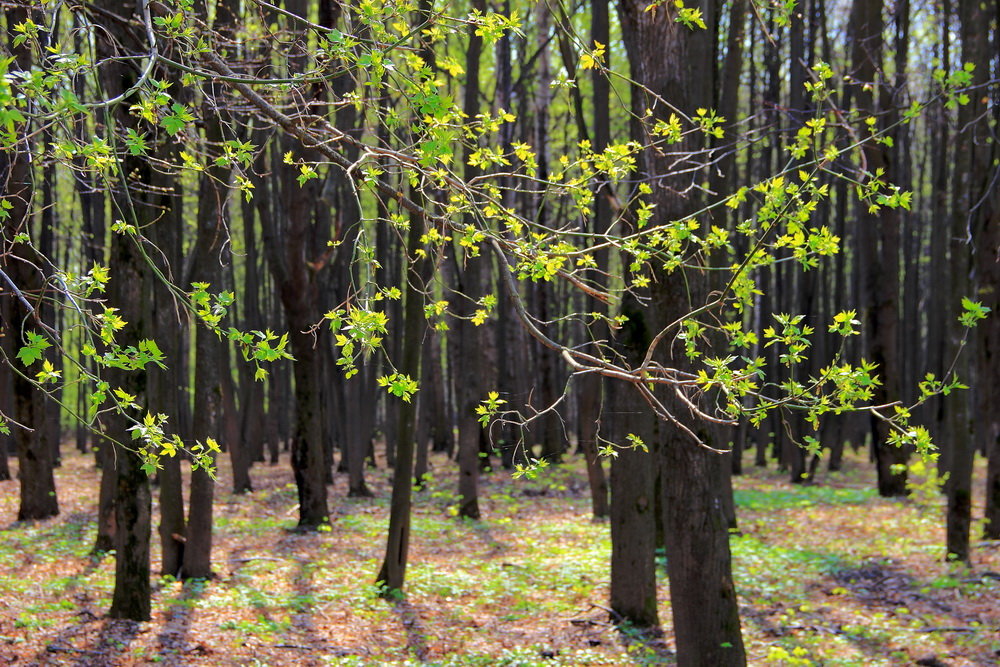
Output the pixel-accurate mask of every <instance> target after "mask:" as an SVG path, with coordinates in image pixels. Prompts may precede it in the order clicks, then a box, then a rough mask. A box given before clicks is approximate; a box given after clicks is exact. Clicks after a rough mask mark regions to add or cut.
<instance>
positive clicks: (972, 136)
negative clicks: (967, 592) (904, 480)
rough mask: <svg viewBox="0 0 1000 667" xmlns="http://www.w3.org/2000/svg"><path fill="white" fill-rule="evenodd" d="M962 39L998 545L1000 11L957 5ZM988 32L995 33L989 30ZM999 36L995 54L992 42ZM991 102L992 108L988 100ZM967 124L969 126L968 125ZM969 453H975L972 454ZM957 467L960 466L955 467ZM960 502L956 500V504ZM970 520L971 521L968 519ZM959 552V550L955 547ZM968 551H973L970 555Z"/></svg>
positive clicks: (966, 493)
mask: <svg viewBox="0 0 1000 667" xmlns="http://www.w3.org/2000/svg"><path fill="white" fill-rule="evenodd" d="M959 13H960V20H961V34H962V61H963V62H971V63H973V64H974V65H975V67H976V68H975V70H973V78H972V84H973V85H974V86H975V89H974V90H973V91H972V92H971V93H970V102H969V104H968V105H966V106H964V107H962V110H961V111H960V115H959V121H960V122H959V128H962V129H964V132H963V135H962V136H961V138H960V139H959V141H960V142H961V143H960V145H959V148H958V150H959V152H960V153H962V152H965V153H967V155H968V167H969V170H968V172H967V173H966V174H963V175H962V177H963V178H962V182H961V184H960V187H962V188H963V190H965V192H964V193H963V195H964V196H963V197H962V198H961V199H960V200H959V202H960V205H959V209H958V211H956V216H958V217H959V218H960V219H961V220H962V221H964V224H962V229H969V230H970V231H971V232H972V243H973V267H974V270H975V284H976V300H978V301H981V302H982V303H983V305H984V306H986V307H988V308H990V309H991V311H992V312H991V313H990V316H989V317H988V318H987V319H986V320H985V321H982V322H980V323H979V324H978V326H977V330H976V342H977V346H976V362H975V363H976V372H977V377H976V385H975V391H976V398H977V408H978V409H977V410H976V415H977V416H976V420H975V421H976V428H977V429H979V433H977V436H978V437H977V440H978V441H979V442H982V443H984V445H985V447H986V453H987V456H988V461H987V469H986V513H985V518H986V519H987V524H986V528H985V535H986V536H987V537H988V538H989V539H1000V417H998V416H997V413H996V410H995V409H994V406H995V404H996V395H997V391H998V389H997V388H998V387H1000V187H998V186H997V180H998V178H1000V147H998V143H997V137H996V128H997V126H996V124H995V123H996V117H995V114H996V105H997V101H998V100H997V97H998V95H997V92H996V81H995V80H993V81H992V83H991V82H990V69H991V63H993V64H994V67H995V61H996V60H997V54H996V50H995V49H996V44H997V41H998V40H997V36H996V33H997V30H998V28H997V25H996V22H997V20H998V15H997V14H998V10H997V5H996V3H993V4H990V3H982V2H975V1H973V0H961V1H960V3H959ZM987 26H990V28H989V29H988V28H987ZM991 31H992V33H993V47H992V49H991V45H990V42H991V40H990V37H991V34H990V33H991ZM989 95H992V100H989V99H988V97H989ZM988 103H991V104H992V105H993V112H994V118H990V115H989V114H990V109H989V104H988ZM963 121H964V122H963ZM970 449H971V448H970ZM956 458H957V457H956ZM971 459H972V452H971V451H970V452H969V463H968V469H966V468H965V464H964V462H963V467H962V469H961V470H959V469H957V465H953V469H952V475H953V476H957V475H959V474H961V476H962V480H961V482H960V483H958V484H956V483H954V482H953V484H954V485H955V491H954V493H953V494H949V503H948V516H949V530H948V537H949V540H948V550H949V552H950V553H954V554H955V555H956V556H958V557H959V558H963V557H964V558H963V560H967V559H968V553H967V551H966V553H962V551H961V548H962V546H966V545H967V542H968V537H967V535H966V534H963V535H962V537H963V538H964V539H965V543H966V544H965V545H963V544H962V543H961V542H959V541H958V540H956V543H955V545H952V532H953V531H952V527H951V523H952V522H951V520H950V519H951V515H952V513H953V512H954V513H955V514H956V515H958V514H959V512H961V514H962V516H963V519H964V516H965V515H966V513H970V510H971V502H970V499H971ZM956 463H957V462H956ZM952 495H954V498H952ZM970 518H971V517H970ZM956 524H957V525H956V532H957V529H959V528H960V529H961V530H963V531H964V533H967V531H968V526H967V523H966V522H965V521H964V520H961V521H956ZM953 546H954V547H955V548H954V549H953V548H952V547H953ZM966 548H967V547H966Z"/></svg>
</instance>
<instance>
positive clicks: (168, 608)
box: [156, 579, 208, 658]
mask: <svg viewBox="0 0 1000 667" xmlns="http://www.w3.org/2000/svg"><path fill="white" fill-rule="evenodd" d="M207 585H208V582H207V581H206V580H204V579H189V580H188V581H185V582H184V583H183V584H182V586H181V589H180V592H179V594H178V595H177V596H176V597H174V598H173V599H171V600H166V599H165V600H163V606H164V612H163V616H164V618H163V623H162V625H161V628H160V632H159V634H158V635H157V636H156V646H157V655H159V656H161V657H163V658H173V657H177V656H179V655H188V654H192V653H197V654H204V653H205V651H206V649H205V647H204V646H202V645H200V644H199V645H196V646H191V645H190V644H189V643H188V635H189V634H190V632H191V623H192V617H193V616H194V610H195V609H196V608H197V606H198V600H200V599H201V598H202V597H203V596H204V594H205V586H207Z"/></svg>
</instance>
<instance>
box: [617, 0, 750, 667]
mask: <svg viewBox="0 0 1000 667" xmlns="http://www.w3.org/2000/svg"><path fill="white" fill-rule="evenodd" d="M645 5H646V3H645V2H642V1H641V0H634V1H624V2H622V3H620V4H619V13H620V15H621V23H622V36H623V40H624V42H625V47H626V50H627V52H628V54H629V61H630V64H631V72H632V78H633V80H635V81H636V82H637V83H638V84H640V85H642V86H645V87H646V89H648V90H649V91H651V92H652V93H654V94H656V95H659V96H662V98H663V99H665V100H669V102H670V103H671V104H672V105H674V106H675V107H676V108H678V109H680V110H681V111H684V112H688V113H691V112H693V110H694V109H695V108H697V107H706V108H707V107H710V106H711V103H712V95H713V91H714V90H715V83H714V80H713V73H714V71H715V63H716V54H715V35H714V34H712V32H711V31H704V30H703V31H692V30H689V29H688V28H685V27H684V26H682V25H680V24H679V23H677V22H675V21H674V20H673V18H674V16H673V12H674V11H676V10H675V9H674V8H672V7H668V6H666V5H663V6H660V7H658V8H657V11H656V12H649V11H646V6H645ZM716 8H717V7H716V5H715V4H714V3H708V5H707V6H706V7H704V8H703V9H704V10H705V13H704V20H705V22H706V23H707V24H708V25H711V26H714V25H715V24H716V16H715V13H716ZM633 94H634V95H636V96H637V98H636V99H635V100H634V102H633V106H634V108H637V109H640V110H642V109H644V108H646V107H648V108H650V109H652V111H653V114H654V117H656V118H666V117H667V116H669V113H670V110H669V109H666V108H664V105H663V104H660V103H658V101H657V100H656V99H651V98H648V97H647V96H646V95H644V94H643V93H642V92H641V91H634V93H633ZM639 138H641V139H642V140H643V141H644V142H645V140H646V137H645V136H642V137H639ZM683 147H684V148H685V149H687V150H689V151H694V150H697V149H699V148H700V147H701V145H700V143H699V141H698V140H697V139H694V138H689V139H688V140H687V141H686V142H685V143H684V144H683ZM694 159H697V158H694ZM641 164H642V169H643V171H644V172H645V176H646V177H647V178H652V185H653V194H652V196H651V199H652V201H653V202H654V203H655V204H656V215H657V216H660V217H659V219H660V220H662V221H663V222H666V221H668V220H680V219H683V218H684V217H686V216H687V215H690V213H691V211H693V210H697V209H698V202H697V197H696V195H693V194H688V195H682V194H680V193H684V192H690V193H694V192H697V190H696V189H692V188H690V187H689V186H690V185H691V183H692V181H694V180H697V179H699V178H701V177H702V176H703V175H702V174H700V173H698V172H695V173H693V174H678V175H672V173H671V170H672V168H673V167H672V164H671V160H670V159H669V158H666V157H665V156H663V155H662V154H659V153H657V152H655V151H645V152H644V153H643V156H642V163H641ZM655 271H656V279H655V281H654V282H653V286H652V287H651V289H650V296H651V298H652V301H651V303H653V304H655V307H654V308H651V309H650V310H649V312H648V314H647V319H648V322H647V323H646V325H645V326H648V327H649V331H650V332H653V333H658V332H659V331H661V330H663V328H664V327H665V326H667V324H669V323H670V322H673V321H674V320H676V319H677V318H679V317H681V316H683V315H685V314H686V313H688V312H690V311H691V310H692V309H693V308H695V307H697V306H699V305H701V304H702V303H704V302H705V300H706V298H707V295H708V289H709V279H708V277H707V276H706V275H705V272H703V271H699V270H697V269H685V270H684V275H683V276H678V275H669V274H667V273H665V272H664V271H662V270H660V269H659V268H657V269H656V270H655ZM625 314H626V315H628V316H629V318H630V320H635V321H636V322H635V324H636V326H638V324H639V321H640V320H641V315H635V316H634V315H633V314H632V313H631V312H629V313H625ZM641 354H645V351H644V350H643V351H642V352H641ZM654 358H655V359H657V360H658V361H660V362H661V363H663V364H664V365H666V366H671V367H675V368H681V369H682V370H686V371H691V367H690V366H691V364H689V363H688V362H686V361H685V360H684V355H683V351H682V350H674V349H671V345H670V344H668V343H667V342H666V341H665V342H664V343H663V345H662V347H661V348H660V349H658V350H655V357H654ZM668 389H670V388H669V387H668ZM660 398H661V400H662V401H664V405H666V406H667V407H668V409H671V410H672V414H673V415H674V417H675V418H677V419H679V420H682V421H684V422H689V423H691V422H692V418H691V417H690V416H689V414H688V412H687V409H686V408H685V407H684V406H683V405H682V404H681V402H680V400H679V399H677V398H674V397H673V396H672V395H670V394H666V395H664V396H661V397H660ZM690 425H691V426H693V428H694V429H695V430H696V432H701V433H702V434H703V437H702V439H703V440H707V439H708V438H707V432H708V429H706V428H699V427H698V426H697V425H696V424H690ZM657 431H658V436H657V442H656V443H654V444H652V445H650V448H651V449H652V450H653V451H654V452H655V456H656V457H657V460H658V464H657V465H658V466H659V471H660V475H661V488H662V493H663V501H664V502H663V511H664V514H663V525H664V528H665V531H666V535H665V538H666V544H667V574H668V577H669V579H670V590H671V609H672V612H673V620H674V627H675V636H676V642H677V659H678V664H679V665H682V666H687V665H706V666H707V665H712V666H713V667H719V666H725V665H745V664H746V655H745V650H744V647H743V639H742V634H741V631H740V621H739V609H738V604H737V599H736V591H735V588H734V586H733V579H732V562H731V555H730V551H729V531H728V526H727V522H726V517H725V512H724V505H725V503H724V502H723V494H724V493H726V492H727V489H728V485H727V484H726V477H725V475H728V473H729V470H728V463H729V462H728V459H726V458H725V457H722V456H719V455H718V454H714V453H712V452H709V451H707V450H705V449H702V448H701V447H699V446H698V445H697V444H696V443H694V442H692V441H691V440H690V439H689V438H688V437H687V436H686V435H685V434H684V433H683V432H682V431H681V430H680V429H678V428H676V427H675V426H673V425H672V424H670V423H667V422H659V423H658V429H657ZM614 502H615V501H614V496H612V503H614ZM612 548H613V549H614V548H615V547H614V546H613V547H612ZM613 586H614V583H612V587H613Z"/></svg>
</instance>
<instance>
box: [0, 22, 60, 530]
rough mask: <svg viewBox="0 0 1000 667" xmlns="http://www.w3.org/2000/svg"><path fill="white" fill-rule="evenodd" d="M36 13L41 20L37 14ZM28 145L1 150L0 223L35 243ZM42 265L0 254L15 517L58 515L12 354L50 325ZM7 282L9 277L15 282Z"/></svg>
mask: <svg viewBox="0 0 1000 667" xmlns="http://www.w3.org/2000/svg"><path fill="white" fill-rule="evenodd" d="M5 15H6V19H7V24H8V25H14V24H15V23H20V22H23V21H25V20H26V19H28V18H29V11H28V9H27V8H26V7H15V8H12V9H8V10H6V11H5ZM34 18H35V19H38V20H40V19H39V17H38V16H35V17H34ZM13 51H14V57H15V59H16V64H17V67H18V68H19V69H21V70H24V71H28V70H30V69H31V66H32V57H31V52H30V51H29V50H28V48H26V47H21V48H16V49H13ZM30 150H31V149H30V145H29V144H28V143H27V141H26V142H24V143H19V144H18V145H17V147H16V148H12V149H9V150H5V151H3V154H2V155H0V187H2V188H3V192H4V195H5V198H6V200H7V202H8V203H9V204H10V206H11V208H10V209H9V210H8V211H7V214H8V215H7V217H6V218H5V219H4V220H3V222H2V225H3V238H4V239H10V240H12V239H14V238H15V237H16V236H17V235H18V234H28V235H29V236H30V237H31V238H32V240H33V242H37V237H36V236H34V235H32V231H33V230H32V229H31V201H32V198H33V197H34V196H35V192H34V190H35V185H34V183H33V179H32V169H31V156H30ZM43 266H44V264H43V260H42V258H41V257H39V255H38V253H37V252H36V251H35V250H34V245H29V244H26V243H17V244H15V245H13V246H12V247H11V249H10V251H9V253H6V252H5V253H2V254H0V269H2V270H3V272H4V275H5V279H3V280H2V281H0V284H2V288H0V289H3V290H4V293H5V298H6V299H9V300H10V301H11V303H10V306H9V311H8V317H9V319H8V320H7V321H5V322H4V323H3V324H4V329H5V330H6V335H8V336H10V342H9V343H8V345H9V347H8V350H9V351H10V352H12V353H13V354H10V353H8V355H7V360H8V363H10V364H11V368H10V372H11V374H12V379H13V381H12V383H11V384H12V387H11V388H12V389H13V406H12V407H13V414H12V415H11V416H12V417H13V419H14V420H15V421H16V422H17V423H18V424H21V425H22V426H17V425H12V426H13V429H12V430H13V435H14V442H15V444H16V448H17V459H18V466H19V467H18V479H19V480H20V507H19V509H18V512H17V518H18V521H34V520H40V519H47V518H49V517H51V516H55V515H57V514H59V503H58V501H57V500H56V487H55V477H54V476H53V471H52V468H53V464H54V460H53V444H52V443H51V442H50V440H49V438H50V437H51V435H52V433H51V431H50V430H49V428H48V427H47V421H49V420H48V419H46V417H45V409H46V406H45V405H44V400H45V398H44V395H43V394H42V392H40V391H38V390H37V389H36V388H35V387H34V385H33V384H32V383H31V381H30V380H29V379H28V377H31V376H33V375H34V373H35V372H36V371H35V369H33V368H28V367H25V366H23V365H22V364H21V362H20V360H18V359H16V358H15V356H14V355H15V354H17V349H18V348H20V347H21V345H22V344H24V343H25V342H27V339H26V338H25V337H24V332H25V331H29V330H33V331H34V332H35V333H37V334H41V335H45V334H44V332H43V328H44V327H43V324H44V325H45V326H51V324H52V323H50V322H44V321H43V319H42V316H43V313H42V312H41V303H42V296H43V295H42V289H43V286H44V284H45V278H44V275H43V273H42V271H43V270H44V269H43ZM8 281H12V282H13V283H14V286H13V287H12V286H11V285H10V284H9V283H8ZM15 290H16V291H15ZM5 337H6V336H5Z"/></svg>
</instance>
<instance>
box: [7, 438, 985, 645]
mask: <svg viewBox="0 0 1000 667" xmlns="http://www.w3.org/2000/svg"><path fill="white" fill-rule="evenodd" d="M284 463H285V462H284V460H283V465H282V466H280V467H271V466H266V465H258V466H255V467H254V469H253V471H252V475H253V478H254V487H255V489H257V491H256V492H255V493H253V494H251V495H248V496H233V495H231V494H229V493H227V492H226V490H227V489H228V488H229V486H228V470H227V469H226V468H227V465H228V462H225V461H224V462H223V465H222V466H221V469H220V476H221V483H220V486H219V491H218V493H217V506H216V520H217V533H216V539H215V543H214V550H213V557H214V564H215V572H216V574H217V576H216V578H215V579H213V580H211V581H207V582H206V581H190V582H187V583H181V582H177V581H174V580H173V579H172V578H169V577H168V578H156V580H155V582H154V583H155V585H154V600H153V609H154V618H153V620H152V622H150V623H143V624H135V623H127V622H121V621H111V620H109V619H107V618H106V617H105V614H106V611H107V608H108V606H109V604H110V597H111V590H112V584H113V570H114V561H113V556H112V555H106V556H104V557H103V558H95V557H92V556H91V554H90V548H91V544H92V542H93V539H94V536H95V527H94V518H95V511H96V507H95V502H96V500H95V498H96V492H95V490H96V488H97V482H98V472H97V471H96V470H94V468H93V464H92V459H91V458H89V457H84V456H81V455H78V454H71V455H69V456H68V457H67V459H66V462H65V464H64V466H63V467H62V468H61V469H60V470H59V471H58V472H57V483H58V490H59V494H60V507H61V509H62V515H61V516H60V517H57V518H55V519H52V520H49V521H44V522H39V523H34V524H17V523H15V522H14V518H15V517H16V514H17V483H16V482H14V481H11V482H3V483H0V530H2V534H0V561H2V562H3V563H4V567H3V568H2V569H0V600H2V602H0V605H2V607H0V660H4V661H8V662H9V661H16V662H18V663H20V664H73V665H92V664H93V665H104V664H120V665H131V664H136V665H139V664H151V663H162V664H177V665H180V664H183V665H199V664H200V665H227V664H285V665H309V664H342V665H354V664H386V663H391V662H404V661H406V660H410V661H412V662H411V664H421V663H427V664H443V665H495V664H518V665H531V664H539V665H542V664H544V665H553V664H563V665H586V664H590V665H617V664H621V665H630V664H669V649H670V648H671V647H672V646H673V637H672V635H671V633H670V628H669V611H668V609H667V605H668V601H667V596H666V590H665V589H666V587H665V585H664V586H663V587H662V594H661V598H662V600H663V603H662V605H661V607H662V608H661V618H662V619H663V620H664V625H665V632H664V634H663V635H662V636H661V637H652V638H650V637H639V636H637V635H635V633H628V632H626V633H625V634H622V633H619V632H618V631H616V630H615V629H614V627H613V626H612V625H611V624H609V623H608V613H607V611H606V609H604V606H605V605H606V600H607V595H608V562H607V560H608V553H609V542H608V526H607V524H606V523H605V524H600V523H599V524H595V523H592V522H591V521H590V518H589V500H588V498H587V490H586V486H585V479H586V478H585V475H584V472H583V467H582V464H581V462H579V461H576V460H574V461H573V462H572V463H571V464H570V465H569V466H566V467H554V468H552V469H549V470H544V471H542V473H541V476H540V477H539V478H537V479H534V480H518V481H512V480H510V478H509V476H508V475H507V474H505V473H502V472H495V473H491V474H488V475H486V476H485V478H484V482H483V485H482V492H483V502H482V503H481V507H482V509H483V516H484V520H483V521H480V522H471V521H463V520H459V519H456V518H455V517H454V509H455V502H456V500H457V498H456V496H455V495H454V489H455V486H454V472H453V470H452V469H453V465H452V464H450V463H449V462H447V461H445V460H444V459H435V463H436V467H435V474H436V477H435V479H434V480H433V481H431V483H430V484H429V485H428V487H427V488H426V489H425V490H423V491H420V492H418V493H417V494H416V498H417V503H418V506H417V508H416V511H415V516H414V523H413V533H412V549H411V559H410V567H409V569H408V573H407V574H408V578H407V581H408V588H407V596H406V597H405V598H400V599H394V600H385V599H382V598H381V597H379V596H378V590H377V589H376V588H375V586H374V576H375V573H376V572H377V570H378V566H379V564H380V560H381V555H382V549H383V548H384V544H383V540H384V531H385V528H386V523H387V514H388V493H389V482H388V476H387V474H386V472H385V471H384V470H369V475H370V478H369V481H370V484H371V487H372V490H373V491H375V493H376V496H377V497H376V498H375V499H348V498H346V495H347V488H346V480H344V479H343V478H342V477H340V476H338V478H337V480H336V483H335V484H334V485H333V486H332V487H331V498H332V499H331V506H332V507H333V511H332V516H331V529H330V530H329V532H321V533H314V534H301V533H297V532H294V531H293V530H292V529H293V528H294V526H295V522H296V518H297V517H296V507H295V501H296V494H295V489H294V486H293V485H292V484H291V473H290V472H289V471H288V469H287V466H286V465H284ZM865 468H866V464H865V463H864V462H863V461H859V460H857V459H853V458H851V459H849V460H848V462H847V471H846V472H844V473H837V474H834V475H827V477H826V479H825V480H824V479H821V480H820V483H819V484H817V485H815V486H811V487H793V486H792V485H789V484H787V483H786V481H785V479H784V476H783V475H781V474H778V473H774V472H767V471H761V470H753V469H748V470H749V474H748V475H747V476H746V477H743V478H740V479H738V480H736V483H735V486H736V488H737V500H738V503H739V505H740V534H739V535H737V536H734V540H733V546H734V553H735V567H736V580H737V586H738V588H739V591H740V596H741V608H742V612H743V615H744V626H745V633H746V639H747V647H748V652H749V655H750V658H751V662H752V664H798V665H807V664H813V665H837V664H840V665H877V664H885V665H895V664H900V665H903V664H913V662H914V661H915V660H918V659H925V660H929V659H931V658H933V659H935V660H938V661H939V662H940V664H948V665H978V664H983V665H986V664H995V662H996V660H997V659H998V657H997V656H998V655H1000V654H997V653H994V652H995V651H997V650H998V649H1000V634H998V631H997V628H998V625H1000V609H998V608H997V604H996V601H997V599H998V595H1000V580H998V579H1000V575H998V574H997V573H998V572H1000V549H998V545H996V544H985V545H979V546H978V547H977V549H976V555H975V560H974V563H973V568H972V569H965V568H961V567H958V566H956V565H954V564H947V563H944V562H943V548H942V547H941V543H942V541H943V537H944V534H943V528H942V527H941V525H940V524H941V521H942V511H941V505H940V502H939V501H938V500H937V499H935V498H931V500H930V501H928V502H930V503H931V504H930V505H922V504H919V503H917V502H915V501H911V500H902V501H899V500H883V499H879V498H877V497H876V496H875V494H874V493H873V492H872V491H871V490H870V489H871V488H872V486H873V480H872V478H871V475H870V474H869V473H868V472H866V471H865ZM155 512H156V508H155V507H154V515H155ZM155 523H156V521H155V520H154V526H155ZM154 536H155V528H154ZM153 563H154V570H155V568H156V565H157V564H158V563H159V549H158V545H157V544H156V539H155V538H154V549H153ZM927 664H936V663H927Z"/></svg>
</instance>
